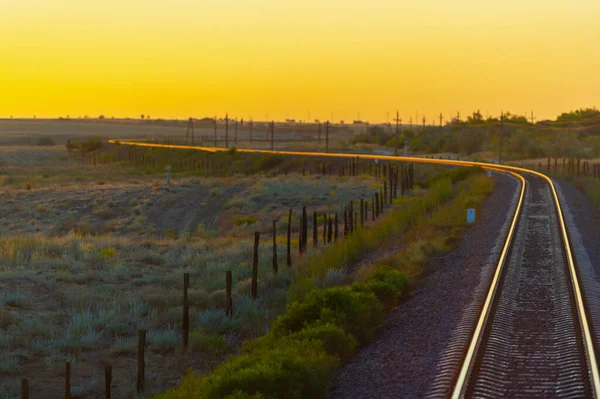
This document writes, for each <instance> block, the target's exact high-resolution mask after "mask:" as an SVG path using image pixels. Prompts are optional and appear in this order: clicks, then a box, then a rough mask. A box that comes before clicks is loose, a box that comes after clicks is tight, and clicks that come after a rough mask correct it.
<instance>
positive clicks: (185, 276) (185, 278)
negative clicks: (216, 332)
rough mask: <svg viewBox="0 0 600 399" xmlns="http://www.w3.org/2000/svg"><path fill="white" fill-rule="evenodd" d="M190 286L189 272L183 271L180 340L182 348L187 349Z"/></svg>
mask: <svg viewBox="0 0 600 399" xmlns="http://www.w3.org/2000/svg"><path fill="white" fill-rule="evenodd" d="M189 286H190V274H189V273H183V326H182V334H183V336H182V341H183V349H184V350H185V349H187V346H188V340H189V336H190V304H189V303H188V288H189Z"/></svg>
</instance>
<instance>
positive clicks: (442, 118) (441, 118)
mask: <svg viewBox="0 0 600 399" xmlns="http://www.w3.org/2000/svg"><path fill="white" fill-rule="evenodd" d="M443 120H444V116H443V115H442V113H441V112H440V130H442V121H443Z"/></svg>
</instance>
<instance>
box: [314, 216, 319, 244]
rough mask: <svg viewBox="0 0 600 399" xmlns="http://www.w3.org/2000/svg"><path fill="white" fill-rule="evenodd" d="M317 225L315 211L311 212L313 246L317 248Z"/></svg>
mask: <svg viewBox="0 0 600 399" xmlns="http://www.w3.org/2000/svg"><path fill="white" fill-rule="evenodd" d="M318 227H319V225H318V224H317V211H314V212H313V247H314V248H317V246H318V245H319V229H318Z"/></svg>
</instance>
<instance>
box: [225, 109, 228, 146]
mask: <svg viewBox="0 0 600 399" xmlns="http://www.w3.org/2000/svg"><path fill="white" fill-rule="evenodd" d="M225 148H229V114H225Z"/></svg>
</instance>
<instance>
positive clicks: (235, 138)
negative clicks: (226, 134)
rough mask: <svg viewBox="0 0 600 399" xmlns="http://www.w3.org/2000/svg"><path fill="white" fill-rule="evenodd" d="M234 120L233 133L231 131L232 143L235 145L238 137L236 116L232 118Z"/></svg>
mask: <svg viewBox="0 0 600 399" xmlns="http://www.w3.org/2000/svg"><path fill="white" fill-rule="evenodd" d="M234 120H235V125H234V128H233V131H234V133H233V143H234V144H235V145H237V139H238V138H237V124H238V121H237V118H236V119H234ZM242 120H243V119H242Z"/></svg>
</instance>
